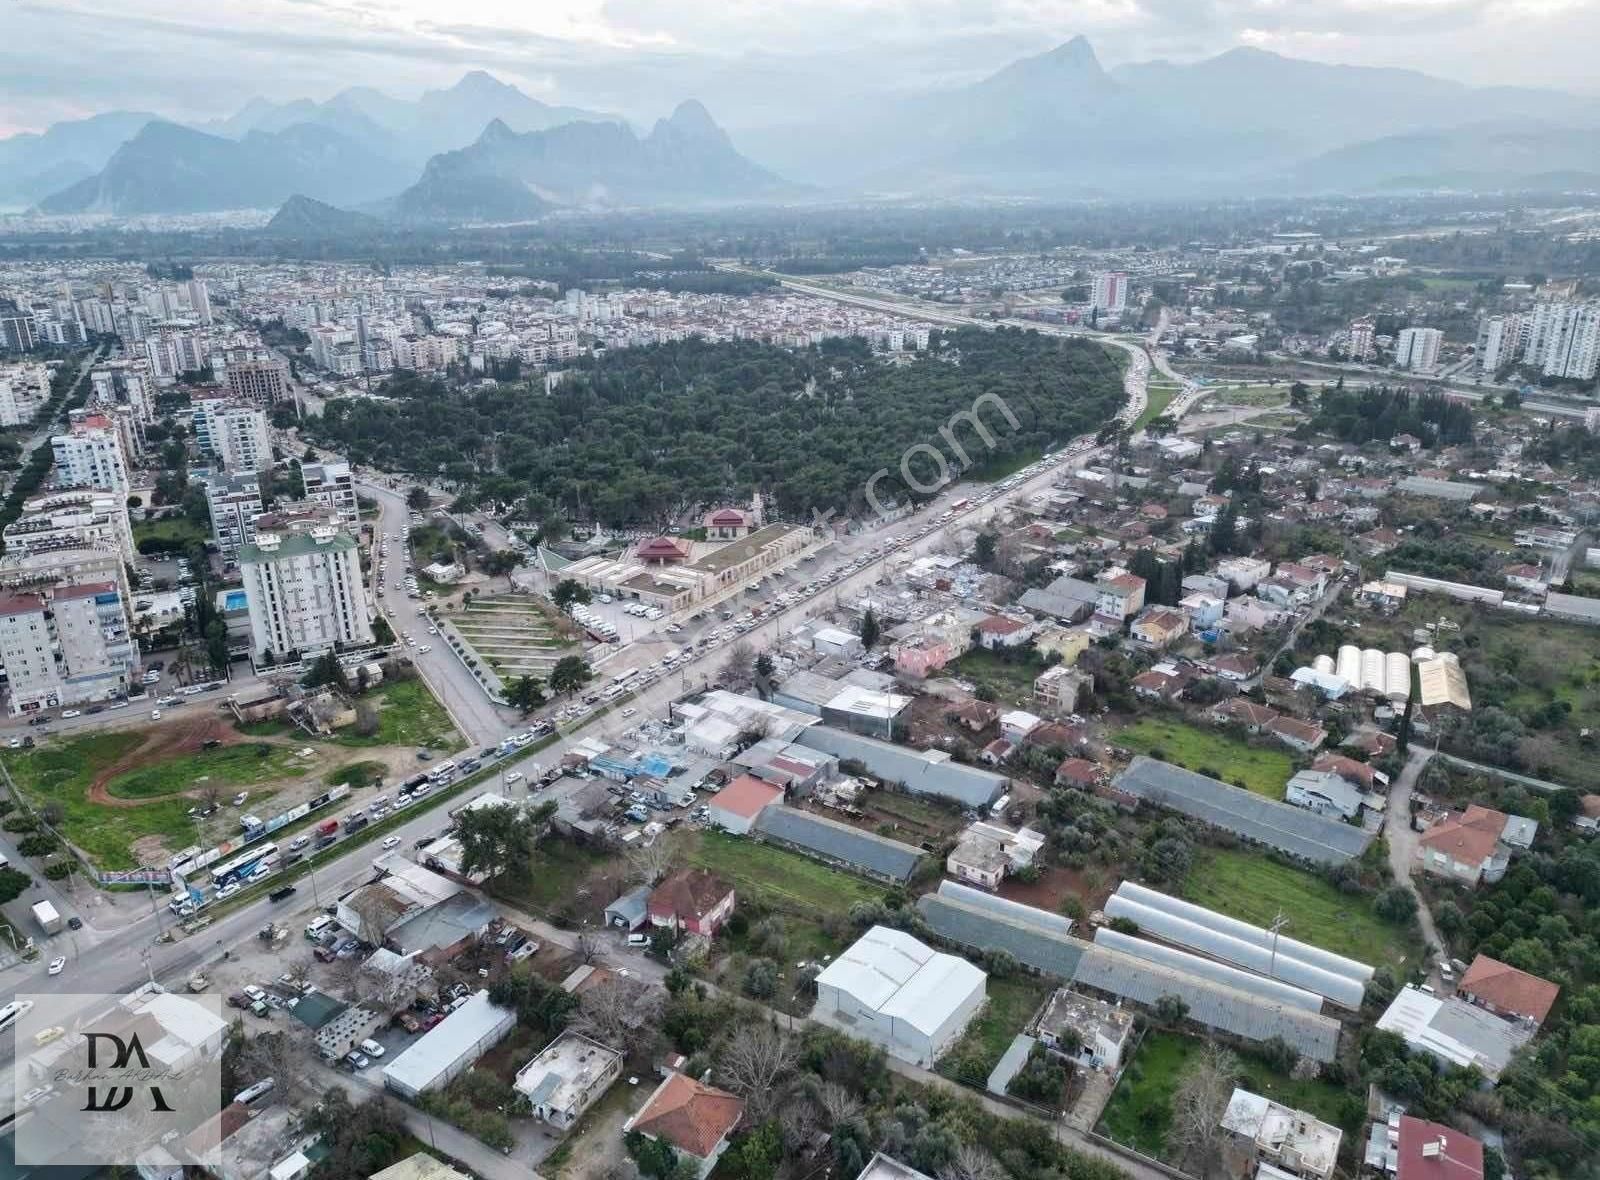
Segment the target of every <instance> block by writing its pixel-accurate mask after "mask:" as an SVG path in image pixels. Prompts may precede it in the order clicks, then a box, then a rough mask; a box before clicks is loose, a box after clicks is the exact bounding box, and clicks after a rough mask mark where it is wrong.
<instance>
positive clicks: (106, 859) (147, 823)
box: [3, 733, 195, 869]
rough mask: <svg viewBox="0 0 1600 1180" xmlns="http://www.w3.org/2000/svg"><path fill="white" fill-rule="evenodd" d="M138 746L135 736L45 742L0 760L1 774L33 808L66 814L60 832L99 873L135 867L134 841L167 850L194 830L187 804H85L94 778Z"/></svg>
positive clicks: (179, 844)
mask: <svg viewBox="0 0 1600 1180" xmlns="http://www.w3.org/2000/svg"><path fill="white" fill-rule="evenodd" d="M143 740H144V737H143V735H142V734H139V733H98V734H89V735H87V736H84V737H78V738H71V739H68V740H66V741H56V740H52V741H48V742H46V743H44V744H42V745H40V746H39V747H37V748H36V749H33V750H19V751H15V752H9V753H7V754H5V755H4V756H3V757H4V761H5V767H6V769H7V770H8V771H9V772H10V773H11V777H12V780H13V781H14V782H15V783H16V785H17V787H18V789H19V790H21V791H22V792H23V793H24V794H25V795H26V796H27V797H28V800H29V801H30V802H31V803H32V804H33V805H34V806H35V807H42V806H43V805H44V804H45V803H48V802H51V801H54V802H57V803H60V804H61V806H62V807H63V808H64V809H65V811H66V819H65V820H63V821H62V824H61V828H60V830H61V832H62V834H63V835H65V836H66V838H67V839H68V840H70V841H71V842H72V843H73V844H75V845H76V846H77V847H79V848H81V849H83V851H84V852H85V853H87V854H88V855H89V857H90V858H91V859H92V860H93V861H94V863H95V864H96V865H97V866H98V867H100V868H102V869H134V868H138V867H140V866H139V864H138V862H137V860H136V859H135V857H134V855H133V852H132V845H133V843H134V841H136V840H139V839H140V838H142V837H146V836H162V837H165V838H166V841H167V843H168V845H169V846H171V847H173V848H180V847H184V846H186V845H188V844H192V843H193V842H194V834H195V825H194V821H193V820H192V819H190V818H189V816H188V810H189V808H190V807H191V806H192V804H191V803H190V801H189V800H188V799H187V798H184V797H182V796H178V797H176V798H171V799H156V800H152V801H150V802H148V803H145V804H142V805H141V806H138V807H127V808H119V809H117V810H115V811H113V810H111V809H109V808H106V807H101V806H98V805H96V804H93V803H90V802H89V800H88V798H87V792H88V788H89V784H90V782H92V781H93V779H94V777H95V775H96V774H97V773H99V771H100V770H101V769H102V768H103V767H106V766H109V765H110V764H111V763H113V762H115V761H116V760H117V759H118V758H121V757H122V756H123V755H124V754H126V753H127V752H128V751H129V750H131V749H133V748H134V747H135V746H137V745H138V744H139V743H140V742H142V741H143Z"/></svg>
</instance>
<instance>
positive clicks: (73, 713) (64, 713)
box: [61, 709, 83, 721]
mask: <svg viewBox="0 0 1600 1180" xmlns="http://www.w3.org/2000/svg"><path fill="white" fill-rule="evenodd" d="M82 716H83V711H82V710H81V709H63V710H61V719H62V720H63V721H65V720H66V719H67V718H68V717H82Z"/></svg>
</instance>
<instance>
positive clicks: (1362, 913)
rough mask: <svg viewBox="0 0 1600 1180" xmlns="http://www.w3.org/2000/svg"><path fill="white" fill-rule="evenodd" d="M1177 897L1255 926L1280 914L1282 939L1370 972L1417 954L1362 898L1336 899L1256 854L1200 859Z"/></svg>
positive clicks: (1308, 878) (1332, 891)
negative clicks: (1355, 962) (1283, 916)
mask: <svg viewBox="0 0 1600 1180" xmlns="http://www.w3.org/2000/svg"><path fill="white" fill-rule="evenodd" d="M1183 895H1184V897H1185V898H1187V899H1188V900H1189V901H1192V902H1194V903H1195V904H1196V905H1203V906H1207V907H1209V908H1211V909H1214V910H1217V911H1218V912H1220V913H1224V914H1227V915H1228V916H1229V917H1233V918H1238V919H1239V920H1240V921H1242V922H1251V923H1254V924H1255V925H1258V926H1265V925H1267V924H1268V923H1270V922H1271V921H1272V920H1273V918H1274V917H1275V916H1276V915H1277V913H1278V912H1279V911H1280V910H1282V912H1283V913H1285V914H1287V915H1288V916H1289V924H1288V925H1287V926H1286V927H1284V933H1285V934H1286V935H1288V936H1289V937H1290V938H1294V939H1298V940H1299V941H1301V942H1309V943H1311V944H1312V945H1313V946H1319V947H1322V948H1323V949H1324V950H1330V951H1333V952H1334V953H1335V954H1340V955H1348V956H1349V957H1350V958H1352V959H1356V960H1359V961H1360V962H1363V963H1371V964H1373V965H1374V966H1377V965H1378V964H1380V963H1389V964H1391V965H1395V966H1399V965H1401V964H1411V963H1415V962H1417V957H1418V955H1419V954H1420V950H1419V948H1418V947H1417V946H1415V945H1414V944H1413V943H1412V941H1411V939H1410V936H1409V935H1408V934H1407V933H1406V931H1405V930H1404V929H1402V928H1401V927H1399V926H1395V925H1393V924H1392V923H1389V922H1385V921H1383V920H1382V919H1381V918H1379V917H1378V916H1377V915H1376V914H1375V913H1373V912H1372V903H1371V901H1369V900H1368V899H1367V898H1365V897H1357V896H1351V895H1350V894H1346V893H1341V892H1340V891H1339V890H1338V889H1336V888H1334V887H1333V886H1332V885H1330V884H1329V883H1328V882H1326V881H1324V880H1322V879H1321V878H1320V877H1316V876H1313V875H1312V874H1311V873H1307V872H1304V871H1302V870H1300V869H1293V868H1290V867H1289V866H1287V865H1281V864H1278V863H1277V862H1275V861H1270V860H1268V859H1266V858H1265V857H1264V856H1261V855H1260V854H1259V853H1254V852H1242V851H1229V850H1224V849H1213V850H1210V851H1208V852H1206V853H1204V854H1203V855H1202V856H1201V857H1199V858H1198V859H1197V860H1196V862H1195V865H1194V868H1192V869H1191V870H1190V871H1189V877H1188V880H1187V882H1186V883H1185V885H1184V890H1183Z"/></svg>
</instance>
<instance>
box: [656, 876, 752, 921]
mask: <svg viewBox="0 0 1600 1180" xmlns="http://www.w3.org/2000/svg"><path fill="white" fill-rule="evenodd" d="M645 913H646V914H648V915H649V916H650V924H651V925H652V926H664V927H666V928H667V929H669V930H683V931H685V932H686V933H689V934H699V935H703V936H704V937H706V938H710V937H711V936H712V935H713V934H715V933H716V932H717V930H718V928H719V927H720V926H721V925H722V924H723V923H724V922H726V921H727V920H728V918H729V917H730V916H731V915H732V913H733V886H732V885H729V884H728V883H727V882H726V881H724V880H723V879H722V878H721V877H718V876H717V875H716V874H715V873H712V872H708V871H707V870H705V869H683V870H682V871H680V872H676V873H673V874H672V876H670V877H668V878H667V879H666V880H665V881H663V882H661V884H659V885H657V886H656V887H655V888H654V889H653V890H651V891H650V900H649V902H648V903H647V904H646V905H645Z"/></svg>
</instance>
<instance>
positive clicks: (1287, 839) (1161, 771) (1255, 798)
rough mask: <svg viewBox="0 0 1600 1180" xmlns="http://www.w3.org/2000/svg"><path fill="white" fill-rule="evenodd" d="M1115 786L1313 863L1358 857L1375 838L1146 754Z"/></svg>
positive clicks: (1155, 803)
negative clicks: (1148, 756)
mask: <svg viewBox="0 0 1600 1180" xmlns="http://www.w3.org/2000/svg"><path fill="white" fill-rule="evenodd" d="M1113 786H1115V787H1116V789H1118V790H1120V791H1123V792H1125V793H1127V794H1129V795H1132V796H1133V797H1134V798H1136V799H1142V800H1144V801H1145V802H1147V803H1152V804H1154V805H1156V806H1158V807H1166V808H1170V809H1171V810H1173V811H1176V812H1179V813H1180V814H1183V815H1187V816H1189V817H1190V818H1191V819H1198V820H1203V821H1205V822H1206V823H1208V824H1211V825H1212V826H1214V827H1218V828H1222V829H1224V830H1225V831H1229V832H1232V833H1234V834H1235V835H1237V836H1241V837H1243V838H1244V839H1246V840H1252V841H1254V842H1255V843H1257V844H1264V845H1266V846H1267V847H1269V848H1276V849H1278V850H1279V851H1280V852H1287V853H1289V854H1290V855H1291V856H1298V857H1300V858H1301V859H1302V860H1308V861H1311V862H1313V863H1315V864H1343V863H1344V862H1346V861H1350V860H1354V859H1356V858H1357V857H1358V856H1360V855H1361V854H1362V853H1363V852H1365V851H1366V848H1367V845H1368V844H1370V843H1371V842H1372V835H1371V834H1370V833H1368V832H1364V831H1362V830H1361V829H1360V828H1353V827H1351V826H1350V825H1349V824H1345V823H1341V822H1340V821H1338V820H1336V819H1328V818H1325V817H1324V816H1320V815H1317V814H1316V813H1315V812H1310V811H1306V810H1304V809H1303V808H1300V807H1292V806H1290V805H1289V804H1287V803H1277V802H1274V801H1273V800H1271V799H1265V798H1263V797H1262V796H1260V795H1255V794H1252V793H1251V792H1249V791H1246V790H1244V789H1243V788H1242V787H1231V786H1229V785H1228V784H1227V783H1225V782H1220V781H1218V780H1217V779H1214V778H1209V777H1207V776H1206V775H1203V774H1196V773H1195V772H1194V771H1192V770H1184V769H1183V768H1182V767H1180V766H1173V765H1171V764H1170V763H1167V762H1161V761H1158V760H1157V759H1155V758H1147V757H1144V756H1143V755H1141V756H1140V757H1138V758H1135V759H1134V760H1133V761H1132V762H1130V763H1129V764H1128V768H1127V769H1126V770H1124V771H1123V772H1122V773H1121V774H1119V775H1118V776H1117V777H1116V779H1115V781H1114V783H1113Z"/></svg>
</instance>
